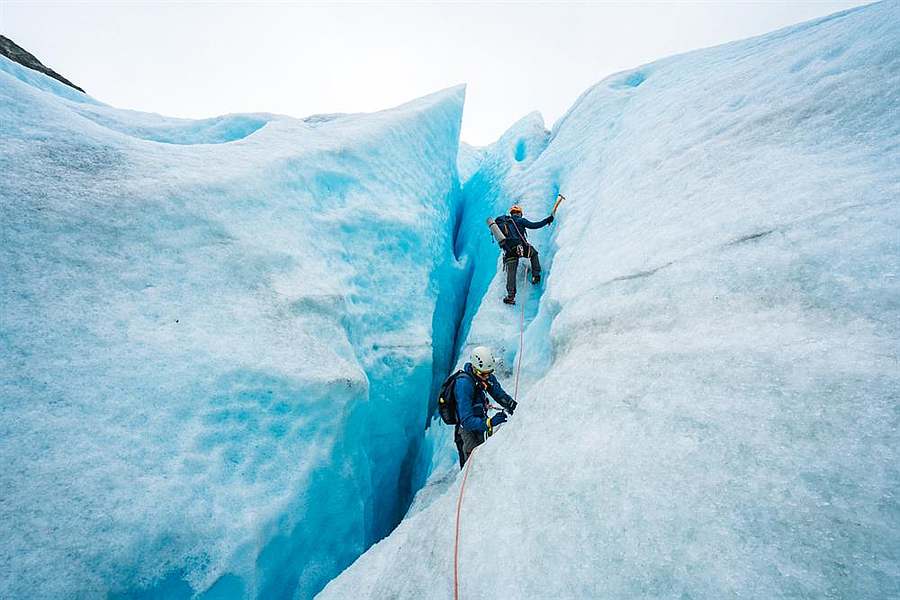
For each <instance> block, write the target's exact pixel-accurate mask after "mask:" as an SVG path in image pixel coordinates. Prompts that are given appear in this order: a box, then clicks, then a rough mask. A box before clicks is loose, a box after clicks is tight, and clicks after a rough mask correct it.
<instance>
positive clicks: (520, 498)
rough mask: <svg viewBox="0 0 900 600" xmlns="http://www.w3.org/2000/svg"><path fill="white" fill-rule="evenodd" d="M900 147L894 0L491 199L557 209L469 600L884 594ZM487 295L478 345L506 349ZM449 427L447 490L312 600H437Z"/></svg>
mask: <svg viewBox="0 0 900 600" xmlns="http://www.w3.org/2000/svg"><path fill="white" fill-rule="evenodd" d="M898 140H900V4H898V3H896V2H887V3H881V4H876V5H872V6H868V7H865V8H862V9H858V10H853V11H848V12H844V13H838V14H836V15H833V16H831V17H828V18H824V19H819V20H817V21H812V22H810V23H806V24H803V25H800V26H797V27H792V28H789V29H785V30H782V31H778V32H775V33H772V34H770V35H766V36H762V37H759V38H754V39H751V40H747V41H742V42H738V43H733V44H728V45H725V46H721V47H717V48H712V49H708V50H702V51H698V52H692V53H689V54H685V55H682V56H677V57H673V58H670V59H666V60H663V61H659V62H657V63H653V64H650V65H646V66H644V67H641V68H639V69H636V70H633V71H630V72H625V73H621V74H618V75H615V76H613V77H610V78H608V79H606V80H604V81H602V82H601V83H599V84H597V85H596V86H594V87H592V88H591V89H589V90H588V91H587V92H585V94H584V95H583V96H582V97H581V98H580V99H579V100H578V101H577V102H576V104H575V105H574V106H573V108H572V109H571V110H570V111H569V113H568V114H567V115H566V116H565V117H564V118H563V119H561V121H560V122H559V123H557V124H556V125H555V126H554V128H553V133H552V137H551V139H550V142H549V144H548V145H547V147H546V149H544V150H543V152H542V153H541V154H540V156H539V157H538V158H537V159H536V160H535V161H534V162H533V164H531V165H529V166H528V167H527V168H526V172H525V173H519V172H517V173H514V174H513V175H514V176H513V178H512V179H509V178H506V177H502V178H501V179H502V181H500V182H499V183H495V182H491V183H489V184H488V187H489V188H490V189H491V190H492V191H491V192H488V193H487V194H485V195H486V196H489V195H491V194H492V193H494V190H495V191H496V193H497V194H498V195H510V196H523V198H522V199H523V200H524V201H525V204H526V212H527V213H528V214H534V213H537V214H536V215H535V216H543V214H542V213H543V212H544V211H546V209H547V208H548V206H549V204H550V203H551V202H552V199H553V194H554V192H555V188H556V187H557V186H558V188H559V189H560V190H562V191H563V193H565V194H566V195H567V197H568V202H567V203H566V204H564V205H563V208H562V209H561V212H560V214H559V218H558V220H557V222H556V223H555V224H554V225H553V228H554V232H553V234H552V237H550V238H549V239H547V238H544V239H540V238H536V239H535V241H536V242H537V243H538V246H539V247H540V248H541V249H542V250H546V251H549V252H547V254H548V258H552V264H551V265H550V266H549V268H548V277H547V280H546V287H545V289H544V291H543V293H542V295H541V296H540V304H539V308H538V310H537V312H536V314H535V315H534V317H533V318H529V319H528V320H527V323H528V328H527V332H526V336H525V348H524V350H525V355H524V365H525V366H524V373H523V376H524V387H525V393H524V394H523V395H522V397H521V398H520V407H519V410H518V411H517V412H516V414H515V416H514V417H513V418H512V419H511V421H510V423H509V424H508V425H505V426H503V428H501V430H500V431H499V432H498V433H497V434H495V436H494V437H493V438H491V439H490V440H489V441H488V443H487V444H486V445H485V446H484V447H483V448H481V449H479V450H478V452H477V453H476V455H475V457H474V459H473V463H472V468H471V470H470V472H469V476H468V482H467V486H466V496H465V502H464V505H463V508H462V520H461V545H460V552H459V561H460V562H459V577H460V590H459V592H460V597H464V598H554V597H556V598H686V597H691V598H722V597H738V596H740V597H751V598H797V597H806V598H872V599H877V598H887V597H896V596H900V554H898V549H900V534H898V532H900V505H898V489H900V474H898V469H897V465H898V464H900V450H898V449H900V434H898V408H897V398H898V395H900V368H898V367H900V343H898V342H900V302H898V298H900V281H898V273H900V236H898V231H900V209H898V205H897V199H898V198H900V142H898ZM466 164H469V161H467V162H466ZM469 181H470V182H471V181H472V179H471V178H470V179H469ZM469 185H470V184H469V183H467V184H466V187H469ZM509 185H514V186H515V192H512V191H510V189H509ZM510 199H512V198H510ZM478 226H481V225H480V224H478V223H476V224H475V225H473V227H478ZM484 235H485V236H486V235H487V234H486V232H485V234H484ZM488 250H490V248H488V249H487V250H485V252H484V253H482V254H479V255H478V256H477V257H475V260H478V261H486V262H488V263H489V264H490V265H491V266H490V269H488V267H485V270H487V271H490V270H492V269H494V266H493V265H494V264H495V261H496V254H494V253H492V252H490V251H488ZM494 252H496V250H494ZM501 277H502V274H499V273H498V274H496V275H494V278H493V280H492V281H491V282H490V283H489V285H488V292H487V294H486V295H485V297H484V298H483V300H481V304H480V307H479V309H478V311H477V313H476V314H475V316H474V318H473V320H472V323H471V327H470V331H469V334H468V339H469V340H470V341H473V342H474V341H478V342H480V343H494V344H497V345H500V344H505V343H506V341H507V340H508V338H509V332H510V331H515V325H514V324H513V323H514V319H515V318H516V317H517V316H518V315H516V314H515V313H514V311H513V310H512V309H505V308H504V307H501V306H499V299H498V297H497V296H498V294H497V293H496V291H497V290H499V289H500V285H501V282H500V278H501ZM531 293H532V294H535V295H536V294H538V292H535V291H532V292H531ZM473 301H474V300H473V299H472V298H470V302H473ZM502 310H506V311H507V312H506V313H499V312H498V311H502ZM519 350H521V349H519ZM510 381H511V379H510V377H508V376H507V377H505V378H503V382H504V383H509V382H510ZM433 428H434V427H433ZM447 429H448V428H444V429H443V430H438V431H444V432H445V433H444V436H443V438H441V436H440V435H438V434H434V435H432V443H433V444H434V445H435V449H434V452H435V457H437V456H440V455H441V453H445V454H448V455H449V456H450V459H449V461H448V462H449V463H450V465H449V467H450V468H449V470H448V469H447V468H446V467H447V465H446V464H445V465H444V466H443V467H442V466H441V464H439V463H440V461H438V460H435V461H434V464H433V465H432V469H431V481H430V483H429V485H427V486H426V487H425V488H424V489H423V492H422V494H421V495H420V498H417V501H416V505H415V506H416V507H417V509H416V510H414V511H411V514H410V516H409V517H408V518H407V519H405V520H404V522H403V523H401V525H400V526H399V527H398V528H397V529H396V530H395V531H394V532H393V533H392V534H391V536H390V537H388V538H387V539H386V540H384V541H382V542H381V543H379V544H377V545H375V546H374V547H372V548H371V549H370V550H369V551H368V552H366V553H365V554H364V555H363V556H362V557H360V559H359V560H357V561H356V562H355V563H354V565H353V566H352V567H350V568H349V569H348V570H347V571H346V572H344V573H343V574H342V575H341V576H340V577H339V578H337V579H336V580H335V581H333V582H331V583H330V584H329V585H328V586H327V587H326V588H325V590H324V591H323V592H322V593H321V594H320V596H319V597H320V598H324V599H330V598H346V597H351V596H352V597H363V598H417V599H418V598H440V599H443V598H448V597H452V594H453V589H452V583H453V565H454V562H453V548H454V516H455V510H456V501H457V496H458V492H459V485H460V477H459V476H458V475H455V474H454V473H453V470H452V461H453V459H454V457H453V453H454V450H453V449H452V447H451V446H450V440H449V436H447V435H446V431H447ZM441 444H443V448H441V447H440V446H441ZM444 487H448V488H449V489H447V490H446V491H444V490H443V488H444Z"/></svg>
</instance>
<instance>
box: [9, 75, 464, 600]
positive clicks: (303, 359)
mask: <svg viewBox="0 0 900 600" xmlns="http://www.w3.org/2000/svg"><path fill="white" fill-rule="evenodd" d="M463 96H464V91H463V88H462V87H459V88H453V89H450V90H447V91H444V92H440V93H437V94H434V95H431V96H428V97H425V98H423V99H420V100H417V101H415V102H412V103H409V104H407V105H404V106H402V107H399V108H397V109H393V110H388V111H383V112H380V113H375V114H371V115H342V116H339V117H337V116H336V117H329V118H316V119H312V120H310V121H309V122H307V121H304V120H296V119H290V118H286V117H279V116H276V115H230V116H227V117H221V118H217V119H210V120H205V121H198V122H191V121H185V120H180V119H168V118H164V117H159V116H156V115H147V114H142V113H134V112H131V111H120V110H117V109H114V108H111V107H108V106H105V105H102V104H101V103H99V102H97V101H96V100H93V99H92V98H90V97H88V96H85V95H82V94H79V93H77V92H75V91H74V90H71V88H68V87H66V86H63V85H62V84H59V83H58V82H56V81H54V80H52V79H50V78H48V77H45V76H44V75H41V74H39V73H35V72H33V71H30V70H28V69H25V68H22V67H20V66H18V65H16V64H14V63H12V62H10V61H8V60H6V59H3V58H0V173H2V174H3V175H2V178H0V222H2V233H0V463H2V465H3V469H2V471H0V523H2V527H0V597H2V598H36V597H39V598H71V597H164V598H179V597H190V596H192V595H195V594H198V593H202V595H203V596H205V597H209V598H213V597H215V598H221V597H240V596H250V597H264V598H271V597H291V596H292V595H294V594H296V596H297V597H300V598H307V597H310V596H312V595H313V594H314V593H315V592H316V591H318V590H319V589H321V587H322V586H323V585H324V584H325V583H326V582H327V581H328V580H329V579H331V578H332V577H334V576H335V575H336V574H337V573H339V572H340V571H341V570H342V569H343V568H344V567H346V566H347V565H348V564H349V563H350V562H351V561H352V560H353V559H354V558H355V557H356V556H358V555H359V554H360V553H361V552H362V551H363V550H364V549H365V548H366V547H367V546H368V545H369V544H371V543H372V542H374V541H375V540H377V539H379V538H380V537H382V536H383V535H385V534H386V533H387V532H388V531H389V530H390V528H391V527H392V526H393V525H394V524H396V522H397V521H399V519H400V517H401V516H402V515H403V513H404V511H405V510H406V507H407V505H408V503H409V501H410V500H411V496H412V492H413V487H412V486H413V483H412V471H413V464H412V463H413V459H414V458H415V457H416V456H417V454H418V445H419V444H420V442H421V430H422V426H423V424H424V423H425V421H426V419H427V402H426V399H427V394H428V390H429V389H430V387H431V385H432V376H433V372H434V371H439V372H443V371H445V370H446V368H447V363H448V361H449V360H451V358H452V357H451V356H450V355H449V352H450V350H449V345H448V344H446V343H444V342H443V341H442V340H444V339H446V338H447V337H448V336H447V334H446V332H445V331H444V329H445V328H446V326H445V325H444V323H447V322H453V318H451V317H446V316H445V315H444V314H443V313H444V312H445V311H446V312H447V314H452V313H454V311H455V312H458V311H459V310H460V306H458V305H455V304H453V302H452V301H453V299H454V298H455V296H453V294H451V295H450V300H451V301H450V302H445V303H442V304H439V303H438V298H439V297H442V295H443V294H445V293H446V290H447V287H448V282H449V284H452V286H451V287H452V289H455V287H456V286H457V281H456V278H458V277H459V275H460V272H461V271H460V269H459V268H458V267H457V266H456V265H455V264H454V262H453V261H452V248H451V246H452V229H453V227H454V225H455V221H454V218H455V215H456V213H457V209H456V208H455V203H456V202H457V201H458V193H459V190H458V183H457V173H456V155H457V150H458V143H459V140H458V134H459V125H460V118H461V114H462V105H463ZM442 277H446V278H448V279H447V280H444V279H442ZM452 289H451V291H452ZM462 300H463V298H458V299H457V300H456V301H457V302H462ZM433 321H434V322H436V323H438V327H437V328H436V329H435V332H436V334H437V335H439V337H440V338H441V339H440V340H439V343H437V344H432V331H433V330H432V323H433ZM450 337H451V338H452V335H451V336H450ZM442 344H443V347H445V348H446V350H444V352H445V354H446V355H441V354H440V352H439V351H438V350H436V348H440V347H442V346H441V345H442Z"/></svg>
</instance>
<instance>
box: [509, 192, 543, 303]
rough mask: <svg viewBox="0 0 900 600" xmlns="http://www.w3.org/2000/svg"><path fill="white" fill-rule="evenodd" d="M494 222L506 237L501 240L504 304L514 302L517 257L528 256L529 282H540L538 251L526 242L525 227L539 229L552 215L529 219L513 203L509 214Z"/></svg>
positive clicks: (517, 266) (517, 267)
mask: <svg viewBox="0 0 900 600" xmlns="http://www.w3.org/2000/svg"><path fill="white" fill-rule="evenodd" d="M494 222H495V223H496V224H497V226H498V227H499V228H500V230H501V231H502V232H503V235H504V236H505V237H506V239H505V240H504V241H503V268H504V269H506V297H505V298H504V299H503V301H504V302H505V303H506V304H515V303H516V272H517V271H518V269H519V259H520V258H528V259H529V260H530V261H531V283H533V284H535V285H537V284H538V283H540V282H541V263H540V261H539V260H538V251H537V250H536V249H535V247H534V246H532V245H531V244H529V243H528V238H527V237H526V236H525V230H526V229H540V228H541V227H544V226H545V225H549V224H550V223H552V222H553V215H552V214H551V215H549V216H548V217H547V218H546V219H542V220H540V221H529V220H528V219H526V218H525V217H523V216H522V207H521V206H519V205H518V204H513V205H512V206H511V207H510V208H509V215H502V216H500V217H497V218H496V219H494Z"/></svg>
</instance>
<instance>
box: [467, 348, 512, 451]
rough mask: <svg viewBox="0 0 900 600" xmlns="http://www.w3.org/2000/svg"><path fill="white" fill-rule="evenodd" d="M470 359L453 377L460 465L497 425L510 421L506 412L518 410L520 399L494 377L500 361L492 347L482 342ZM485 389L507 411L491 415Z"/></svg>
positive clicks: (473, 351)
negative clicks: (507, 390) (513, 395)
mask: <svg viewBox="0 0 900 600" xmlns="http://www.w3.org/2000/svg"><path fill="white" fill-rule="evenodd" d="M470 360H471V362H467V363H466V364H465V366H464V367H463V370H462V371H460V372H458V375H457V376H456V377H455V380H454V381H453V396H454V398H455V399H456V413H457V423H456V428H455V429H454V431H453V440H454V441H455V442H456V449H457V450H458V451H459V467H460V468H462V467H463V465H465V464H466V461H467V460H468V459H469V455H470V454H472V451H473V450H474V449H475V448H476V447H478V446H480V445H481V444H483V443H484V440H485V434H487V436H488V437H490V436H491V435H492V434H493V433H494V428H495V427H497V426H498V425H500V424H501V423H505V422H506V419H507V414H506V413H507V412H508V413H509V414H510V415H511V414H513V411H515V410H516V401H515V400H513V398H512V396H510V395H509V394H507V393H506V392H505V391H504V390H503V388H502V387H500V382H499V381H497V378H496V377H494V368H495V366H496V361H495V360H494V355H493V354H492V353H491V351H490V350H489V349H488V348H485V347H484V346H478V347H477V348H475V349H474V350H472V355H471V357H470ZM451 377H452V376H451ZM485 392H487V393H488V394H489V395H490V396H491V398H493V399H494V400H496V401H497V404H499V405H500V406H502V407H503V409H504V410H503V412H498V413H497V414H495V415H494V416H492V417H488V415H487V411H488V407H489V406H490V404H489V401H488V399H487V397H486V396H485Z"/></svg>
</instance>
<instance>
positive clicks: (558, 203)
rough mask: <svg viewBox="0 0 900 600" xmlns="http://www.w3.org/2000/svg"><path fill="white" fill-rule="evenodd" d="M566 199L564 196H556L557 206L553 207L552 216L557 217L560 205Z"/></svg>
mask: <svg viewBox="0 0 900 600" xmlns="http://www.w3.org/2000/svg"><path fill="white" fill-rule="evenodd" d="M565 199H566V197H565V196H563V195H562V194H557V195H556V204H554V205H553V210H552V211H550V214H551V215H553V216H556V209H557V208H559V205H560V204H562V201H563V200H565Z"/></svg>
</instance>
